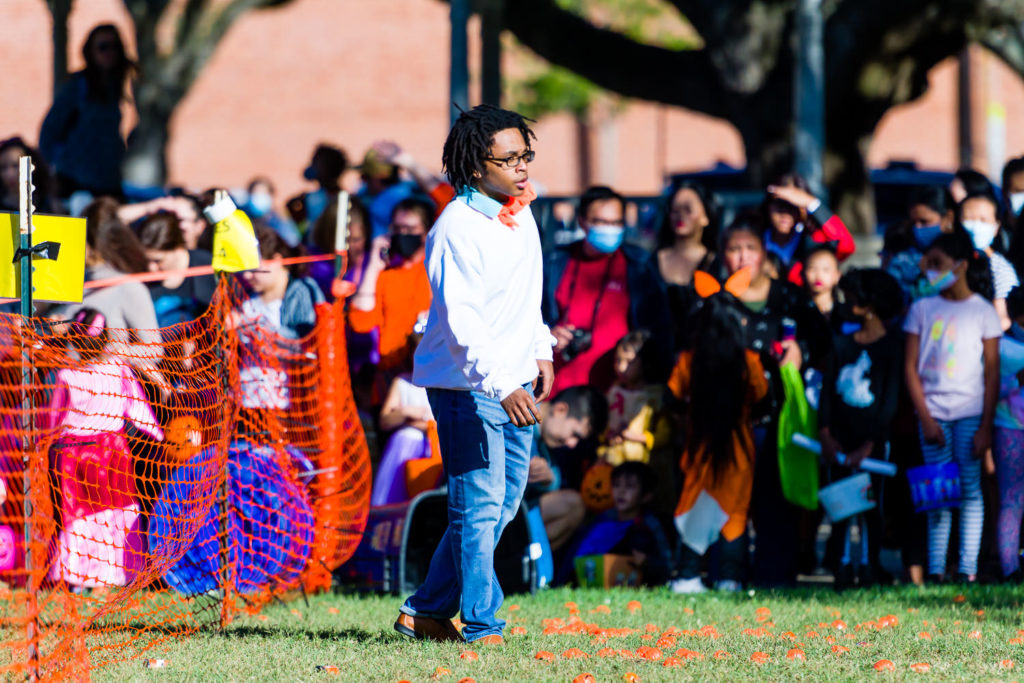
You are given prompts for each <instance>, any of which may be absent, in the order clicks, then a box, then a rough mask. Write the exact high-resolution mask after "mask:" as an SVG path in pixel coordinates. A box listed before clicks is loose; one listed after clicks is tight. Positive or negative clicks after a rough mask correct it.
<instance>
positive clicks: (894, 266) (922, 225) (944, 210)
mask: <svg viewBox="0 0 1024 683" xmlns="http://www.w3.org/2000/svg"><path fill="white" fill-rule="evenodd" d="M953 218H954V215H953V199H952V198H951V197H950V196H949V192H948V191H947V190H946V189H945V188H944V187H940V186H938V185H932V186H929V187H922V188H919V189H918V190H916V191H915V192H914V193H913V194H912V195H911V196H910V201H909V202H908V203H907V220H906V221H905V222H903V223H900V224H898V225H896V226H894V227H892V228H890V229H889V230H887V231H886V234H885V247H884V249H883V252H882V267H883V268H884V269H885V271H886V272H887V273H889V275H892V276H893V277H894V278H896V281H897V282H898V283H899V285H900V288H901V289H902V290H903V293H904V295H905V296H906V297H907V299H908V300H909V301H916V300H917V299H920V298H921V297H925V296H933V295H935V294H938V291H936V290H934V289H933V288H932V287H931V286H930V285H929V284H928V281H927V280H926V279H925V277H924V273H922V272H921V266H920V263H921V255H922V254H924V252H925V251H926V250H927V249H928V247H929V246H930V245H931V243H932V242H934V241H935V238H936V237H938V236H939V235H941V234H943V233H944V232H949V231H950V230H952V229H953Z"/></svg>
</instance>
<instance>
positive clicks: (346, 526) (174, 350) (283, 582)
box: [0, 280, 371, 679]
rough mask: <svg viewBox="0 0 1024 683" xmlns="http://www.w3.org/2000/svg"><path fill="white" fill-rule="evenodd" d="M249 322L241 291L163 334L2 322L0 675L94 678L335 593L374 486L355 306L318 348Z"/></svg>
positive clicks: (326, 320) (332, 320)
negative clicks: (183, 639)
mask: <svg viewBox="0 0 1024 683" xmlns="http://www.w3.org/2000/svg"><path fill="white" fill-rule="evenodd" d="M240 308H241V295H240V293H239V292H238V291H237V289H236V288H234V287H233V286H231V284H229V283H228V282H227V281H226V280H225V281H222V282H221V284H220V287H219V289H218V291H217V295H216V297H215V298H214V302H213V304H212V305H211V306H210V308H209V310H208V311H207V313H206V314H204V315H203V317H202V318H200V319H199V320H196V321H194V322H191V323H185V324H182V325H177V326H174V327H171V328H164V329H161V330H159V331H158V332H159V337H157V336H156V333H154V332H153V331H144V332H141V333H139V332H129V331H127V330H110V329H105V328H104V327H103V325H102V324H101V323H102V320H100V321H96V320H92V319H90V317H89V316H87V315H86V316H78V318H80V320H77V321H76V322H72V323H49V322H46V321H43V320H39V319H32V320H29V321H26V320H25V319H24V318H21V317H20V316H11V315H0V484H2V486H0V500H2V506H0V673H3V674H6V675H11V674H21V675H26V674H27V675H29V676H33V675H35V674H38V676H39V677H40V678H44V679H67V678H75V679H83V678H87V677H88V675H89V672H90V671H91V670H92V669H94V668H97V667H101V666H103V665H105V664H110V663H112V662H117V661H122V660H125V659H131V658H134V657H138V656H140V655H141V654H143V653H144V652H146V651H147V650H148V649H150V648H152V647H153V646H154V645H157V644H158V643H161V642H162V641H165V640H167V639H169V638H175V637H179V636H184V635H187V634H189V633H192V632H194V631H196V630H197V629H201V628H204V627H218V626H221V625H224V624H226V623H227V622H229V621H230V620H231V618H232V617H233V616H234V615H236V614H239V613H252V612H255V611H257V610H259V609H260V608H261V607H262V606H263V605H265V604H266V603H267V602H268V601H270V600H273V599H275V598H280V597H282V596H284V595H285V594H286V593H290V592H293V591H296V590H299V589H301V590H305V591H315V590H322V589H327V588H329V587H330V582H331V572H332V571H333V570H334V569H335V568H337V567H338V566H339V565H341V564H342V563H343V562H344V561H345V560H347V559H348V558H349V557H350V556H351V554H352V553H353V552H354V551H355V548H356V546H357V545H358V544H359V541H360V538H361V537H362V532H363V529H364V526H365V523H366V516H367V512H368V509H369V494H370V484H371V480H370V464H369V455H368V453H367V448H366V441H365V438H364V435H363V431H362V426H361V424H360V421H359V418H358V416H357V414H356V408H355V403H354V401H353V398H352V390H351V386H350V384H349V373H348V363H347V357H346V349H345V334H344V330H345V319H344V312H343V308H342V303H340V302H339V303H336V304H333V305H328V304H324V305H322V306H321V307H320V308H319V309H318V316H317V325H316V327H315V329H314V330H313V332H312V333H311V334H310V335H309V336H308V337H306V338H303V339H285V338H282V337H280V336H278V335H277V334H275V333H273V332H269V331H267V330H266V329H264V328H261V327H260V326H258V325H256V324H253V323H252V322H249V321H247V320H246V317H245V316H244V315H241V314H240V313H239V310H240ZM26 512H27V513H28V514H27V516H26Z"/></svg>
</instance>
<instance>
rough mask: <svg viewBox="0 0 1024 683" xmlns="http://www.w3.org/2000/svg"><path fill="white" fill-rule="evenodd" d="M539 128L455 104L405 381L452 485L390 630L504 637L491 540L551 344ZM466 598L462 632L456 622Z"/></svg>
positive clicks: (519, 473)
mask: <svg viewBox="0 0 1024 683" xmlns="http://www.w3.org/2000/svg"><path fill="white" fill-rule="evenodd" d="M534 138H535V136H534V134H533V131H532V130H530V127H529V125H528V120H527V119H525V118H523V117H522V116H520V115H519V114H516V113H515V112H511V111H506V110H503V109H498V108H497V107H492V106H488V105H481V106H478V107H474V108H473V109H471V110H469V111H467V112H463V114H462V115H461V116H460V117H459V119H458V120H457V121H456V122H455V125H454V126H453V127H452V130H451V132H450V133H449V134H448V140H447V141H446V142H445V144H444V153H443V155H442V162H443V164H444V169H445V171H446V172H447V173H448V178H449V179H450V181H451V183H452V185H453V186H454V187H455V188H456V189H457V191H458V196H457V198H456V199H455V200H454V201H452V202H451V203H450V204H449V205H448V206H447V207H446V208H445V210H444V212H443V213H442V214H441V216H440V217H439V218H438V219H437V222H436V223H435V224H434V227H433V229H432V230H431V231H430V235H429V236H428V237H427V254H426V265H427V275H428V277H429V279H430V289H431V291H432V293H433V301H432V303H431V305H430V313H429V317H428V319H427V329H426V333H425V334H424V336H423V340H422V341H421V342H420V345H419V347H418V348H417V349H416V355H415V369H414V371H413V382H414V383H415V384H417V385H419V386H422V387H426V388H427V396H428V398H429V400H430V407H431V409H432V411H433V413H434V417H435V419H436V420H437V431H438V436H439V440H440V445H441V457H442V458H443V460H444V467H445V472H446V475H447V483H448V529H447V530H446V531H445V534H444V537H443V538H442V539H441V542H440V544H439V545H438V547H437V550H436V551H435V552H434V556H433V558H432V559H431V561H430V569H429V571H428V572H427V577H426V580H425V581H424V582H423V585H421V586H420V587H419V589H418V590H417V591H416V593H415V594H414V595H412V596H411V597H410V598H409V599H408V600H406V601H405V604H403V605H402V608H401V614H399V616H398V621H396V622H395V630H397V631H398V632H399V633H402V634H404V635H407V636H409V637H412V638H420V639H423V638H426V639H430V640H457V641H461V640H463V639H465V640H466V641H469V642H475V643H479V644H481V645H500V644H501V643H502V642H504V641H503V639H502V635H501V634H502V629H503V628H504V626H505V622H504V621H502V620H501V619H498V618H497V617H496V616H495V612H497V610H498V608H499V607H500V606H501V602H502V600H503V599H504V595H503V594H502V592H501V587H500V586H499V585H498V579H497V577H496V576H495V573H494V548H495V546H497V544H498V539H499V538H500V537H501V532H502V531H503V530H504V528H505V526H506V525H507V524H508V523H509V522H510V521H512V518H513V517H514V516H515V514H516V511H517V510H518V509H519V502H520V500H522V497H523V491H524V490H525V488H526V483H527V479H528V475H529V463H530V451H531V443H532V438H533V425H534V424H536V423H537V422H539V421H540V413H539V411H538V409H537V402H539V401H543V400H544V399H546V398H547V396H548V393H549V392H550V390H551V382H552V379H553V374H554V373H553V370H552V365H551V353H552V352H551V347H552V344H553V342H554V340H553V338H552V336H551V333H550V331H549V330H548V328H547V326H546V325H545V324H544V322H543V320H542V319H541V310H540V304H541V289H542V284H543V283H542V277H543V270H542V268H543V266H542V259H541V249H540V236H539V234H538V231H537V224H536V223H535V222H534V219H533V214H532V213H531V212H530V210H529V204H530V201H532V200H533V199H534V197H536V194H535V193H534V191H533V188H532V187H531V186H530V183H529V182H528V178H529V171H528V168H527V166H528V164H529V163H530V162H531V161H533V157H534V152H533V150H532V149H531V147H530V141H531V140H532V139H534ZM460 605H461V608H462V621H463V623H464V624H465V628H464V629H463V630H462V634H461V635H460V634H459V632H458V630H457V629H456V628H455V626H454V625H453V624H452V622H451V619H452V617H454V616H455V615H456V613H457V612H458V611H459V607H460Z"/></svg>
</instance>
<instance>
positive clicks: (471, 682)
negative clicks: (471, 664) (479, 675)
mask: <svg viewBox="0 0 1024 683" xmlns="http://www.w3.org/2000/svg"><path fill="white" fill-rule="evenodd" d="M459 683H476V679H475V678H470V677H469V676H466V677H465V678H460V679H459Z"/></svg>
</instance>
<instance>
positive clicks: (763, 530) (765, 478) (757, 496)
mask: <svg viewBox="0 0 1024 683" xmlns="http://www.w3.org/2000/svg"><path fill="white" fill-rule="evenodd" d="M777 440H778V432H777V428H776V426H775V424H774V423H773V424H771V425H769V426H766V427H757V428H755V429H754V447H755V449H756V451H757V458H756V460H755V462H754V491H753V495H752V496H751V500H750V512H751V518H752V519H753V522H754V532H755V534H756V535H755V537H754V567H753V582H754V585H756V586H762V587H765V588H770V587H775V586H792V585H794V584H795V583H796V575H797V565H798V561H797V559H798V556H799V553H800V508H798V507H797V506H796V505H793V504H792V503H790V502H789V501H788V500H786V498H785V496H783V495H782V481H781V479H779V453H778V450H779V449H778V446H777V444H776V442H777Z"/></svg>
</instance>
